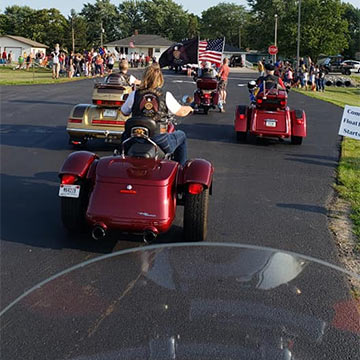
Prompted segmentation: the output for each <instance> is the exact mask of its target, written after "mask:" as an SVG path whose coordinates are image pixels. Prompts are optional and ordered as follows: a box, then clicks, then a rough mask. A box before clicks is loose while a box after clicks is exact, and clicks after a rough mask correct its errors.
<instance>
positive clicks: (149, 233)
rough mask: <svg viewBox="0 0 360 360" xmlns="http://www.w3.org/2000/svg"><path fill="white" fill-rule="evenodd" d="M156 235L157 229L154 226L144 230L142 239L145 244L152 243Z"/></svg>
mask: <svg viewBox="0 0 360 360" xmlns="http://www.w3.org/2000/svg"><path fill="white" fill-rule="evenodd" d="M157 236H158V230H157V229H156V228H151V229H147V230H145V231H144V235H143V240H144V243H145V244H151V243H153V242H154V241H155V240H156V238H157Z"/></svg>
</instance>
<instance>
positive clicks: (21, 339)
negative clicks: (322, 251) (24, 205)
mask: <svg viewBox="0 0 360 360" xmlns="http://www.w3.org/2000/svg"><path fill="white" fill-rule="evenodd" d="M346 276H347V275H346V274H345V273H343V272H340V271H338V270H337V268H336V267H335V266H331V267H329V266H325V265H324V264H322V263H321V262H315V261H312V260H311V259H310V258H307V257H302V256H299V255H297V254H292V253H286V252H282V251H278V250H272V249H266V248H259V247H255V246H248V245H242V246H238V245H235V244H225V245H224V244H222V245H220V244H213V243H212V244H206V243H202V244H176V245H164V246H149V247H144V248H142V249H134V250H133V251H129V250H127V251H123V252H119V253H118V254H111V255H106V256H104V257H102V258H100V259H97V260H91V261H89V262H87V263H85V264H82V265H79V266H76V267H75V268H74V269H73V270H72V271H68V272H66V273H64V274H62V276H58V277H54V279H53V280H52V281H49V282H44V283H43V284H42V286H41V287H40V288H37V289H34V290H33V291H32V292H31V293H30V294H29V295H28V296H26V297H24V298H23V299H21V301H19V302H17V303H14V306H12V307H11V308H9V310H7V311H6V312H5V314H3V315H2V317H1V331H2V357H3V358H4V359H35V358H36V359H39V360H41V359H77V360H80V359H81V360H82V359H84V360H85V359H257V360H258V359H320V358H323V359H358V358H359V357H360V351H359V349H360V347H359V344H360V343H359V334H360V328H359V324H360V321H359V320H360V318H359V313H358V311H357V309H356V306H358V303H356V301H355V300H354V299H353V298H352V297H351V294H350V292H349V288H348V285H347V282H346V281H347V280H346Z"/></svg>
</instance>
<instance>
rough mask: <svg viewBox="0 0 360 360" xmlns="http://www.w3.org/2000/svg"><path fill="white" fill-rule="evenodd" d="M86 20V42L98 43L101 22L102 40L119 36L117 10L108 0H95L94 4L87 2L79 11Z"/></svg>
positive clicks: (111, 39)
mask: <svg viewBox="0 0 360 360" xmlns="http://www.w3.org/2000/svg"><path fill="white" fill-rule="evenodd" d="M80 15H81V16H83V18H84V19H85V21H86V22H87V24H88V26H87V30H88V31H87V43H88V44H91V45H92V46H97V45H100V39H101V31H102V28H101V24H102V27H103V29H104V32H103V42H104V43H106V42H109V41H114V40H116V39H118V38H119V36H120V30H119V11H118V9H117V7H116V6H115V5H113V4H111V3H110V0H96V3H95V4H94V5H92V4H90V3H87V4H85V5H84V7H83V9H82V10H81V13H80Z"/></svg>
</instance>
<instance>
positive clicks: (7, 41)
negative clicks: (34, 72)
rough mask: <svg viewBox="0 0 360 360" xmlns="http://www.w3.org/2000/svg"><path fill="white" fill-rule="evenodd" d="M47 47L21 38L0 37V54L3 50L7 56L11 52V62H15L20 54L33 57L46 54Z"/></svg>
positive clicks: (13, 36)
mask: <svg viewBox="0 0 360 360" xmlns="http://www.w3.org/2000/svg"><path fill="white" fill-rule="evenodd" d="M47 48H48V46H47V45H44V44H41V43H38V42H37V41H33V40H30V39H27V38H24V37H22V36H15V35H3V36H1V37H0V53H2V52H3V51H4V50H5V51H6V53H7V54H9V52H10V51H12V60H13V61H17V59H18V57H19V55H20V54H24V53H26V54H27V55H28V54H30V53H33V54H34V55H35V54H36V53H37V52H39V51H43V52H44V53H45V52H46V49H47Z"/></svg>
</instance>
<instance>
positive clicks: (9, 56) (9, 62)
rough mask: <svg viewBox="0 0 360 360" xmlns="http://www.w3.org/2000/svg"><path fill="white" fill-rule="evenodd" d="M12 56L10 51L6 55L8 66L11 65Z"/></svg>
mask: <svg viewBox="0 0 360 360" xmlns="http://www.w3.org/2000/svg"><path fill="white" fill-rule="evenodd" d="M12 55H13V54H12V51H10V52H9V54H8V60H7V62H8V64H9V65H11V63H12Z"/></svg>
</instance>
